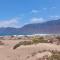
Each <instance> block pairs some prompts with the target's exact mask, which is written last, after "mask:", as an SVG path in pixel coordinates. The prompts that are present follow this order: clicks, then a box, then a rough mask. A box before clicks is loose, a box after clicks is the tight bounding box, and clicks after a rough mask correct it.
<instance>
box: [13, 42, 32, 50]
mask: <svg viewBox="0 0 60 60" xmlns="http://www.w3.org/2000/svg"><path fill="white" fill-rule="evenodd" d="M31 44H33V43H32V41H21V42H19V43H18V44H16V45H15V46H14V47H13V49H16V48H17V47H19V46H21V45H31Z"/></svg>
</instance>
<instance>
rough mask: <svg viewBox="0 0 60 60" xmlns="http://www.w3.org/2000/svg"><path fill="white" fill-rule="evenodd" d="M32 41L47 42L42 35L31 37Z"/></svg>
mask: <svg viewBox="0 0 60 60" xmlns="http://www.w3.org/2000/svg"><path fill="white" fill-rule="evenodd" d="M32 41H33V43H47V42H48V41H47V40H44V38H43V37H39V38H33V39H32Z"/></svg>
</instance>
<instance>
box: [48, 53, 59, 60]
mask: <svg viewBox="0 0 60 60" xmlns="http://www.w3.org/2000/svg"><path fill="white" fill-rule="evenodd" d="M48 60H60V52H52V56H51V57H49V58H48Z"/></svg>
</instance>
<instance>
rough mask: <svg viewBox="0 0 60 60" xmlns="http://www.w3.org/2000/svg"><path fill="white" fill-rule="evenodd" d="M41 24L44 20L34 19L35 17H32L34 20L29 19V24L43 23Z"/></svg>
mask: <svg viewBox="0 0 60 60" xmlns="http://www.w3.org/2000/svg"><path fill="white" fill-rule="evenodd" d="M43 22H45V19H44V18H36V17H34V18H32V19H31V23H43Z"/></svg>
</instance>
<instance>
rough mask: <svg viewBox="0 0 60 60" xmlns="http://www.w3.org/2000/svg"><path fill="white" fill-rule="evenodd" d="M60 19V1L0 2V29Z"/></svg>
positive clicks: (3, 0)
mask: <svg viewBox="0 0 60 60" xmlns="http://www.w3.org/2000/svg"><path fill="white" fill-rule="evenodd" d="M59 18H60V0H0V27H16V28H19V27H22V26H24V25H25V24H30V23H43V22H46V21H49V20H53V19H59Z"/></svg>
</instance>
